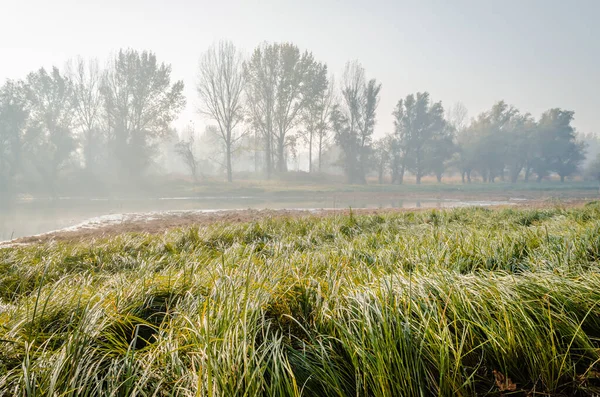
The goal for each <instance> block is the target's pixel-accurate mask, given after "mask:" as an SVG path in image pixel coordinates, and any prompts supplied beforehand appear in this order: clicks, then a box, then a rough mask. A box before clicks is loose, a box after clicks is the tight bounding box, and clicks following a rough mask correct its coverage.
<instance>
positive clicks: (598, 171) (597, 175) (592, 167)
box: [585, 154, 600, 183]
mask: <svg viewBox="0 0 600 397" xmlns="http://www.w3.org/2000/svg"><path fill="white" fill-rule="evenodd" d="M585 177H586V178H587V179H591V180H593V181H596V182H598V183H600V154H597V155H596V157H595V158H594V159H593V160H591V161H590V162H589V164H588V166H587V167H586V169H585Z"/></svg>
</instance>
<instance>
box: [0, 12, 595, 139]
mask: <svg viewBox="0 0 600 397" xmlns="http://www.w3.org/2000/svg"><path fill="white" fill-rule="evenodd" d="M598 15H600V3H598V2H597V1H593V0H579V1H572V2H564V1H555V0H551V1H544V0H531V1H497V2H491V1H466V0H458V1H453V2H445V1H389V2H386V1H372V2H364V1H314V0H309V1H218V2H216V1H214V2H213V1H180V0H176V1H157V0H149V1H140V0H133V1H132V0H129V1H118V0H107V1H102V2H100V1H98V2H95V4H92V3H91V2H83V1H77V0H54V1H45V0H26V1H8V0H5V1H3V4H2V17H1V19H2V21H1V23H0V37H2V39H0V53H1V59H2V62H0V81H4V80H5V79H7V78H12V79H17V78H23V77H25V75H26V74H27V73H29V72H30V71H33V70H36V69H38V68H39V67H41V66H45V67H47V68H48V67H50V66H52V65H56V66H59V67H62V66H63V64H64V63H65V62H66V61H67V60H68V59H70V58H73V57H75V56H77V55H81V56H83V57H86V58H87V57H98V58H100V59H105V58H106V57H107V56H108V55H109V54H110V53H114V52H116V51H118V49H120V48H129V47H130V48H134V49H138V50H142V49H148V50H152V51H154V52H155V53H156V54H157V57H158V58H159V60H160V61H164V62H167V63H171V64H172V66H173V76H172V77H173V79H182V80H184V82H185V84H186V87H185V94H186V97H187V98H188V105H187V108H186V109H185V111H184V112H183V113H182V114H181V116H180V118H179V120H178V121H177V123H176V125H178V126H183V125H184V124H186V123H187V122H188V121H189V120H195V121H197V122H201V119H200V118H199V117H198V115H197V114H196V112H195V107H196V106H197V100H196V95H195V89H194V87H195V84H194V83H195V77H196V74H197V71H196V67H197V63H198V58H199V56H200V54H201V53H202V52H203V51H205V50H206V48H207V47H208V46H209V45H210V44H212V43H213V42H214V41H216V40H220V39H228V40H231V41H232V42H233V43H234V44H235V45H236V46H237V47H239V48H242V49H244V50H245V51H246V52H247V53H250V52H251V51H252V49H253V48H255V47H256V46H257V45H258V44H260V43H261V42H263V41H269V42H284V41H290V42H293V43H295V44H296V45H298V47H300V48H301V49H308V50H310V51H312V52H313V53H314V55H315V58H317V59H319V60H320V61H322V62H325V63H327V64H328V66H329V69H330V71H331V72H334V73H336V74H339V73H341V71H342V69H343V66H344V63H345V62H346V61H347V60H350V59H358V60H359V61H360V62H361V63H362V64H363V66H364V68H365V69H366V71H367V74H368V75H369V76H373V77H376V78H377V79H378V80H379V81H380V82H381V83H382V84H383V89H382V91H381V103H380V106H379V110H378V117H377V118H378V124H377V126H376V130H375V135H377V136H381V135H383V133H386V132H390V131H391V129H392V116H391V113H392V110H393V108H394V106H395V104H396V102H397V101H398V99H399V98H402V97H404V96H406V95H407V94H410V93H413V92H417V91H428V92H430V93H431V96H432V98H433V99H435V100H441V101H442V102H443V103H444V105H445V106H449V105H451V104H453V103H455V102H457V101H461V102H462V103H464V104H465V105H466V107H467V108H468V109H469V115H470V116H474V115H476V114H478V113H479V112H481V111H483V110H485V109H489V108H490V107H491V106H492V104H493V103H494V102H496V101H497V100H501V99H503V100H506V101H507V102H508V103H511V104H513V105H515V106H516V107H518V108H520V109H524V110H526V111H528V112H531V113H532V114H534V115H535V116H536V117H537V116H539V115H540V114H541V113H542V112H543V111H544V110H546V109H548V108H551V107H562V108H566V109H573V110H575V111H576V115H575V121H574V126H575V127H576V128H577V129H578V130H579V131H580V132H585V133H587V132H595V131H597V130H598V127H599V126H600V113H599V112H598V111H597V109H598V108H600V99H598V98H599V97H598V95H597V89H598V87H599V86H600V74H599V73H598V70H599V69H600V40H598V38H599V37H600V25H598V23H597V18H598Z"/></svg>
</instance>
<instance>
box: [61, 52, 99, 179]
mask: <svg viewBox="0 0 600 397" xmlns="http://www.w3.org/2000/svg"><path fill="white" fill-rule="evenodd" d="M66 75H67V77H69V79H70V80H71V82H72V84H73V107H74V110H75V114H76V122H77V124H78V126H79V128H80V130H81V131H80V132H81V143H82V146H83V159H84V163H85V168H86V169H87V170H88V171H90V170H92V169H94V167H95V166H96V164H97V160H98V156H99V154H100V152H101V150H100V148H101V146H102V136H101V134H102V132H101V128H100V125H99V123H100V120H101V113H102V95H101V93H100V84H101V82H102V75H101V71H100V68H99V65H98V60H97V59H90V60H89V61H87V62H86V61H85V60H84V59H83V58H77V59H76V60H71V61H70V62H69V63H67V66H66Z"/></svg>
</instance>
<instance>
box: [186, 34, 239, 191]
mask: <svg viewBox="0 0 600 397" xmlns="http://www.w3.org/2000/svg"><path fill="white" fill-rule="evenodd" d="M244 84H245V82H244V70H243V59H242V54H241V53H240V52H239V51H238V50H237V49H236V47H235V46H234V45H233V44H232V43H230V42H220V43H219V44H217V45H213V46H212V47H210V48H209V49H208V50H207V51H206V52H205V53H204V54H203V56H202V57H201V59H200V64H199V79H198V86H197V91H198V96H199V97H200V100H201V101H202V104H203V105H202V108H201V110H200V112H201V113H202V114H204V115H206V116H208V117H209V118H211V119H212V120H214V121H216V123H217V126H218V129H219V135H220V138H221V139H222V141H223V145H224V147H225V164H226V167H227V181H228V182H231V181H232V180H233V171H232V170H233V168H232V159H231V157H232V153H233V146H234V144H235V142H236V141H237V140H239V139H240V137H241V135H240V134H238V135H235V133H234V131H235V128H236V127H237V126H238V125H239V124H240V123H241V122H242V121H243V119H244V108H243V102H242V100H243V98H242V93H243V91H244Z"/></svg>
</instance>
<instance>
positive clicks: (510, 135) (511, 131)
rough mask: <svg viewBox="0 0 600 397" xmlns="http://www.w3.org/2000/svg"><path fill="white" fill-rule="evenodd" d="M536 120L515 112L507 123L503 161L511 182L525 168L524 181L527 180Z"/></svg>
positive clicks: (515, 180) (514, 180) (527, 114)
mask: <svg viewBox="0 0 600 397" xmlns="http://www.w3.org/2000/svg"><path fill="white" fill-rule="evenodd" d="M535 128H536V122H535V120H534V119H533V117H532V116H531V115H530V114H529V113H526V114H520V113H519V112H518V111H517V112H515V113H514V114H513V115H512V116H511V119H510V121H509V123H508V125H507V128H506V136H505V145H506V155H505V161H504V162H505V163H506V168H507V170H508V174H509V178H510V182H511V183H516V182H517V180H518V179H519V175H520V174H521V172H522V171H523V170H525V181H527V180H529V174H530V172H531V161H532V156H533V142H532V136H533V134H534V132H535Z"/></svg>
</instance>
